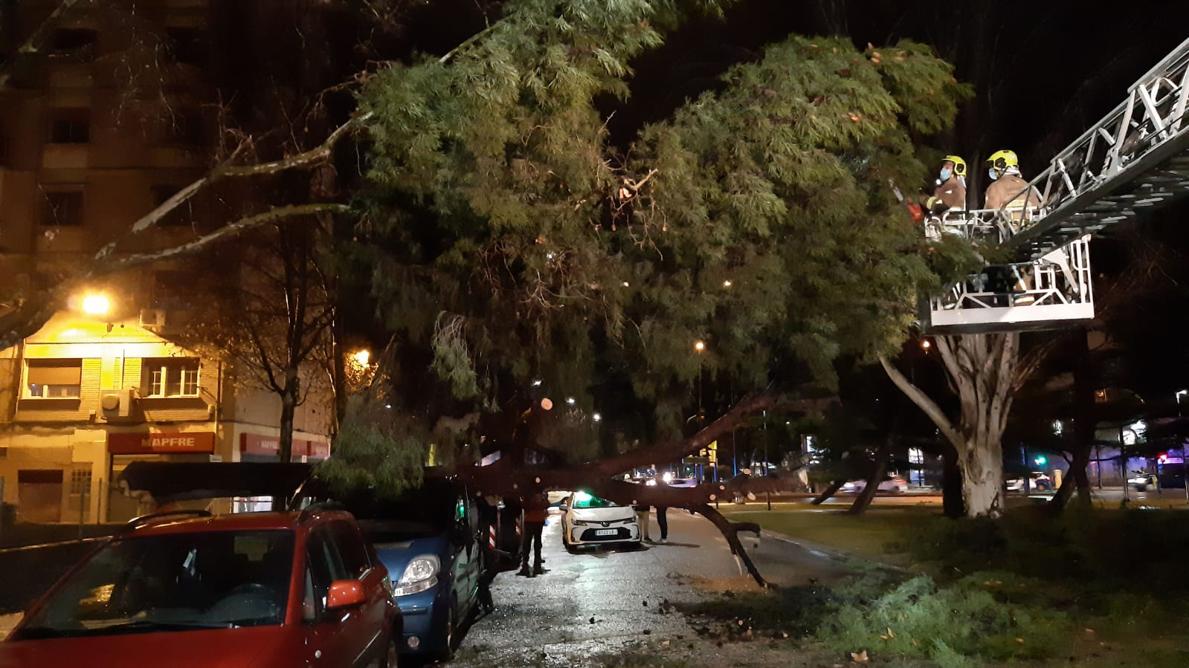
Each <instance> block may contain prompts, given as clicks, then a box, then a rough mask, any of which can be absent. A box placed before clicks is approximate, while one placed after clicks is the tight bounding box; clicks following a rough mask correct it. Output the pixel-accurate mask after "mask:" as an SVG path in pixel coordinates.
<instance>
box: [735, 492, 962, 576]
mask: <svg viewBox="0 0 1189 668" xmlns="http://www.w3.org/2000/svg"><path fill="white" fill-rule="evenodd" d="M724 512H725V514H726V515H727V517H728V518H729V519H731V520H732V521H735V522H755V523H756V524H759V525H760V526H761V527H763V528H764V529H768V530H770V531H775V532H777V533H781V534H784V535H786V536H789V537H790V538H794V539H797V538H799V539H802V540H805V541H807V542H810V543H815V544H817V545H821V546H823V547H827V548H833V549H836V550H840V551H842V552H850V553H853V554H856V555H859V556H863V557H870V558H873V559H877V560H882V561H891V562H894V563H901V562H904V561H905V560H907V558H908V557H907V555H905V554H903V553H901V552H899V551H898V550H897V548H898V547H899V546H902V545H904V544H905V542H906V541H907V540H909V539H910V538H911V536H912V535H913V533H914V532H916V531H919V530H920V529H921V527H922V525H923V524H929V523H932V522H937V521H944V518H943V517H942V515H941V509H940V508H938V507H928V506H896V507H880V506H873V507H871V508H869V509H868V510H867V512H866V513H864V514H862V515H857V516H856V515H848V514H846V511H845V510H843V509H834V508H820V507H816V506H804V507H798V506H785V507H783V508H781V509H779V510H776V509H774V510H754V509H746V510H735V509H726V510H725V511H724Z"/></svg>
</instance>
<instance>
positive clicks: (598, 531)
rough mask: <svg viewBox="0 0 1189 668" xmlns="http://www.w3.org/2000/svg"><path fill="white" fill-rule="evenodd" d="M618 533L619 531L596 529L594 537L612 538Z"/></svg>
mask: <svg viewBox="0 0 1189 668" xmlns="http://www.w3.org/2000/svg"><path fill="white" fill-rule="evenodd" d="M618 533H619V529H596V530H595V535H596V536H614V535H616V534H618Z"/></svg>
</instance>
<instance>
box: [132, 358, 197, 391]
mask: <svg viewBox="0 0 1189 668" xmlns="http://www.w3.org/2000/svg"><path fill="white" fill-rule="evenodd" d="M198 370H199V363H198V360H197V359H193V358H187V357H177V358H173V357H170V358H165V359H147V360H145V361H144V377H143V380H142V383H141V391H142V392H144V394H145V396H147V397H196V396H198Z"/></svg>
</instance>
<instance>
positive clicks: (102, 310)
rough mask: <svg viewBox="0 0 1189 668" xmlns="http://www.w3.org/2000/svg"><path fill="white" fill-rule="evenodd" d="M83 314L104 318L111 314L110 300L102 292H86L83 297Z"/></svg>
mask: <svg viewBox="0 0 1189 668" xmlns="http://www.w3.org/2000/svg"><path fill="white" fill-rule="evenodd" d="M82 306H83V313H86V314H87V315H91V316H105V315H107V314H108V313H110V312H111V298H109V297H108V296H107V295H105V294H103V293H102V292H88V293H87V294H85V295H83V301H82Z"/></svg>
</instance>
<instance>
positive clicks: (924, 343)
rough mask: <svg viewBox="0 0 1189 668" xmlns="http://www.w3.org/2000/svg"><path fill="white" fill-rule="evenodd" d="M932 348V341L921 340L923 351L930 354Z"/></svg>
mask: <svg viewBox="0 0 1189 668" xmlns="http://www.w3.org/2000/svg"><path fill="white" fill-rule="evenodd" d="M932 347H933V342H932V341H930V340H929V339H921V350H923V351H925V352H929V349H930V348H932Z"/></svg>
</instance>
